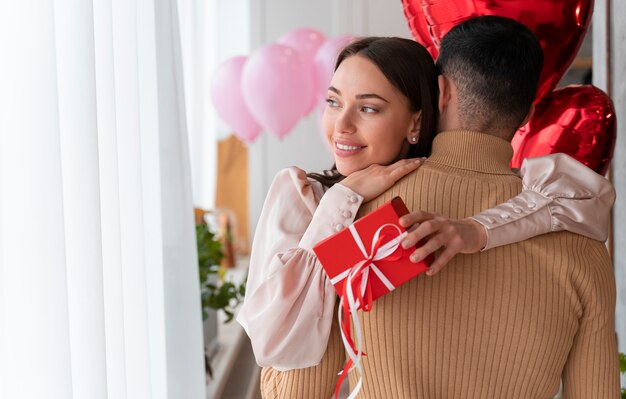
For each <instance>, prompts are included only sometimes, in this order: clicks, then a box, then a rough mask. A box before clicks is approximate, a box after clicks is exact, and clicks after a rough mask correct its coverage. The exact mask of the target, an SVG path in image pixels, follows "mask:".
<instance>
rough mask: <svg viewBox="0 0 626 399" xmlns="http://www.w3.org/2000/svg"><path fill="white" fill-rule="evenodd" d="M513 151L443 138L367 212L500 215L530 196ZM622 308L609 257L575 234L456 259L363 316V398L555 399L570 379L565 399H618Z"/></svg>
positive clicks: (485, 139) (459, 137) (484, 141)
mask: <svg viewBox="0 0 626 399" xmlns="http://www.w3.org/2000/svg"><path fill="white" fill-rule="evenodd" d="M486 148H488V149H489V150H487V151H485V149H486ZM478 150H480V153H482V154H492V155H484V156H482V157H480V158H479V157H478V156H477V155H476V154H477V153H479V151H478ZM510 151H511V150H510V145H509V144H508V143H507V142H506V141H504V140H501V139H498V138H495V137H492V136H487V135H484V134H480V133H468V132H452V133H443V134H441V135H440V136H438V137H437V139H436V142H435V146H434V148H433V156H432V157H431V158H430V159H429V161H428V162H427V163H426V164H425V165H424V166H423V167H421V168H420V169H419V170H418V171H417V172H415V173H413V174H411V175H409V176H408V177H406V178H405V179H403V180H402V181H400V182H399V183H398V184H396V185H395V186H394V187H393V188H392V189H390V190H389V191H388V192H387V193H385V194H384V195H382V196H381V197H379V198H378V199H377V200H374V201H372V202H370V203H369V204H366V205H365V206H363V207H362V209H361V213H363V214H365V213H368V212H369V211H371V210H373V209H375V208H377V207H378V206H379V205H381V204H382V203H384V202H386V201H388V200H389V199H391V198H393V197H394V196H396V195H399V196H401V197H402V198H403V199H404V200H405V202H406V204H407V206H408V208H409V209H410V210H418V209H420V210H425V211H429V212H435V213H438V214H441V215H444V216H447V217H453V218H463V217H467V216H469V215H472V214H475V213H477V212H478V211H480V210H482V209H485V208H488V207H492V206H494V205H495V204H497V203H500V202H503V201H505V200H507V199H508V198H510V197H512V196H514V195H516V194H517V193H519V192H520V190H521V182H520V180H519V178H517V177H516V176H515V175H514V174H512V173H511V172H510V171H509V170H508V161H507V157H510ZM520 211H521V212H523V211H524V210H520ZM614 304H615V285H614V278H613V273H612V269H611V265H610V261H609V258H608V254H607V251H606V248H605V247H604V245H603V244H602V243H600V242H597V241H593V240H590V239H588V238H585V237H582V236H579V235H576V234H572V233H555V234H549V235H544V236H540V237H537V238H535V239H531V240H527V241H525V242H522V243H518V244H515V245H509V246H504V247H500V248H496V249H493V250H490V251H487V252H484V253H479V254H474V255H458V256H457V257H455V259H454V260H453V261H451V262H450V264H449V265H448V266H447V267H446V268H444V270H443V271H442V272H440V273H439V274H437V275H435V276H433V277H428V276H424V275H422V276H418V277H417V278H416V279H414V280H412V281H410V282H408V283H406V284H405V285H403V286H400V287H398V288H397V289H396V290H395V291H394V292H392V293H390V294H388V295H386V296H384V297H382V298H380V299H379V300H377V301H376V302H375V304H374V306H373V310H372V311H371V312H370V313H365V314H361V317H362V322H363V331H364V351H365V352H366V353H367V357H365V358H364V369H365V383H364V387H363V391H362V395H360V396H359V397H364V398H388V397H389V398H391V397H393V398H459V397H463V398H496V397H497V398H501V397H506V398H550V397H552V396H554V394H556V392H557V391H558V389H559V383H560V380H561V375H563V378H564V386H565V389H566V393H569V396H567V397H581V398H594V397H597V398H609V397H614V396H615V394H616V393H617V392H618V391H619V376H618V374H617V373H616V370H617V368H616V362H617V358H616V356H615V354H616V349H615V339H614V321H613V315H614ZM564 370H565V371H564ZM351 383H352V384H354V383H355V381H351Z"/></svg>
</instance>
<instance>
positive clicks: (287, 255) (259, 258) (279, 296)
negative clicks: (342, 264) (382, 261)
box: [237, 167, 363, 371]
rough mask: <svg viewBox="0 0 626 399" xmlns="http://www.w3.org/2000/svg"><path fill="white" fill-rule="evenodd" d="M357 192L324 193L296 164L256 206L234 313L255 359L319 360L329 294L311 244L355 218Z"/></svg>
mask: <svg viewBox="0 0 626 399" xmlns="http://www.w3.org/2000/svg"><path fill="white" fill-rule="evenodd" d="M362 202H363V198H362V197H361V196H360V195H358V194H356V193H354V192H353V191H352V190H350V189H348V188H347V187H345V186H342V185H341V184H335V185H334V186H332V187H331V188H330V189H328V190H327V191H326V192H325V193H324V192H323V189H322V188H321V185H320V184H318V183H317V182H311V181H309V180H308V179H307V177H306V173H305V172H304V171H303V170H300V169H298V168H295V167H293V168H289V169H284V170H282V171H281V172H279V173H278V175H277V176H276V178H275V179H274V182H273V183H272V186H271V188H270V191H269V193H268V195H267V197H266V200H265V203H264V205H263V210H262V212H261V216H260V218H259V222H258V225H257V229H256V232H255V236H254V242H253V246H252V252H251V255H250V270H249V275H248V282H247V286H246V297H245V300H244V303H243V305H242V308H241V310H240V312H239V315H238V317H237V320H238V322H239V323H240V324H241V325H242V326H243V327H244V329H245V330H246V332H247V334H248V336H249V337H250V340H251V342H252V349H253V351H254V355H255V357H256V360H257V363H258V364H259V365H260V366H263V367H268V366H271V367H273V368H275V369H277V370H281V371H284V370H289V369H296V368H305V367H311V366H314V365H316V364H318V363H319V362H320V360H321V359H322V356H323V355H324V352H325V350H326V346H327V343H328V337H329V333H330V330H331V325H332V322H333V320H334V319H333V312H334V305H335V298H336V293H335V289H334V287H333V285H332V284H331V283H330V280H329V279H328V277H327V275H326V273H325V272H324V270H323V268H322V266H321V265H320V263H319V261H318V260H317V257H316V256H315V254H314V253H313V251H312V250H311V249H312V248H313V246H314V245H315V244H316V243H317V242H319V241H321V240H322V239H324V238H326V237H328V236H330V235H331V234H333V233H334V232H335V231H337V230H340V229H343V228H344V227H345V226H348V225H350V224H351V223H352V222H353V221H354V217H355V215H356V213H357V211H358V208H359V206H360V205H361V203H362Z"/></svg>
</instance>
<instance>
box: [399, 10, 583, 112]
mask: <svg viewBox="0 0 626 399" xmlns="http://www.w3.org/2000/svg"><path fill="white" fill-rule="evenodd" d="M403 5H404V12H405V15H406V17H407V20H408V22H409V27H410V28H411V31H412V32H413V36H414V37H415V39H416V40H417V41H418V42H420V43H422V44H424V43H427V44H425V47H426V48H428V42H426V40H425V39H424V32H426V31H427V32H429V35H430V37H431V39H432V42H433V43H434V45H435V46H436V47H437V48H439V44H440V42H441V38H442V37H443V36H444V35H445V34H446V33H447V32H448V31H449V30H450V29H451V28H452V27H453V26H455V25H456V24H458V23H460V22H463V21H465V20H466V19H469V18H472V17H478V16H483V15H498V16H502V17H508V18H512V19H514V20H516V21H518V22H521V23H523V24H524V25H526V26H527V27H528V28H530V30H531V31H533V32H534V33H535V35H537V37H538V38H539V42H540V43H541V47H542V48H543V53H544V66H543V70H542V72H541V77H540V79H539V88H538V91H537V97H536V98H537V99H538V100H539V99H541V98H543V97H544V96H546V95H547V94H548V93H550V92H551V91H552V89H554V88H555V87H556V85H557V83H558V82H559V80H561V77H562V76H563V74H564V73H565V72H566V71H567V68H568V67H569V66H570V64H571V63H572V61H573V60H574V57H576V54H577V53H578V50H579V49H580V46H581V44H582V41H583V39H584V37H585V34H586V33H587V27H588V26H589V23H590V22H591V13H592V12H593V0H403ZM431 54H433V52H432V51H431Z"/></svg>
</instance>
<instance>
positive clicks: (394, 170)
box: [387, 158, 422, 184]
mask: <svg viewBox="0 0 626 399" xmlns="http://www.w3.org/2000/svg"><path fill="white" fill-rule="evenodd" d="M421 164H422V160H421V159H420V158H411V159H401V160H400V161H398V162H396V163H393V164H391V165H389V166H387V169H388V170H390V172H389V177H390V178H391V179H392V180H393V183H395V182H397V181H398V180H400V179H401V178H403V177H404V176H406V175H407V174H409V173H411V172H412V171H414V170H415V169H417V168H419V167H420V165H421ZM393 183H392V184H393Z"/></svg>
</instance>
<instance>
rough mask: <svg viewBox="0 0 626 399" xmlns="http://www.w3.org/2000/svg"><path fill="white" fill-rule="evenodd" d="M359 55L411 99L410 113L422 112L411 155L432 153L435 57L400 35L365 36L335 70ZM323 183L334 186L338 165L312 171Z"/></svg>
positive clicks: (349, 48)
mask: <svg viewBox="0 0 626 399" xmlns="http://www.w3.org/2000/svg"><path fill="white" fill-rule="evenodd" d="M354 55H358V56H361V57H365V58H367V59H368V60H369V61H371V62H372V63H374V65H376V66H377V67H378V69H380V71H381V72H382V73H383V75H385V77H386V78H387V80H389V82H390V83H391V84H392V85H393V86H394V87H395V88H396V89H398V90H399V91H400V92H401V93H402V94H404V96H406V97H407V98H408V99H409V106H410V109H411V112H417V111H419V110H421V111H422V115H421V126H420V133H419V140H418V142H417V143H416V144H411V146H410V149H409V153H408V156H407V157H408V158H414V157H425V156H428V155H430V150H431V145H432V141H433V137H434V135H435V124H436V122H437V121H436V119H437V114H436V112H437V73H436V69H435V64H434V62H433V59H432V57H431V56H430V54H429V53H428V51H426V49H425V48H424V47H423V46H422V45H420V44H419V43H417V42H415V41H413V40H409V39H403V38H399V37H366V38H362V39H360V40H357V41H355V42H352V43H350V44H349V45H348V46H346V47H345V48H344V49H343V50H342V51H341V53H339V56H338V57H337V63H336V64H335V70H337V68H339V65H341V63H342V62H343V61H344V60H345V59H346V58H348V57H351V56H354ZM307 176H308V177H310V178H312V179H315V180H317V181H319V182H320V183H322V184H323V185H324V186H327V187H331V186H332V185H333V184H335V183H338V182H340V181H341V180H343V179H344V178H345V176H343V175H341V174H339V171H337V167H336V165H333V166H332V168H331V169H330V170H325V171H324V172H323V173H309V174H307Z"/></svg>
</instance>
